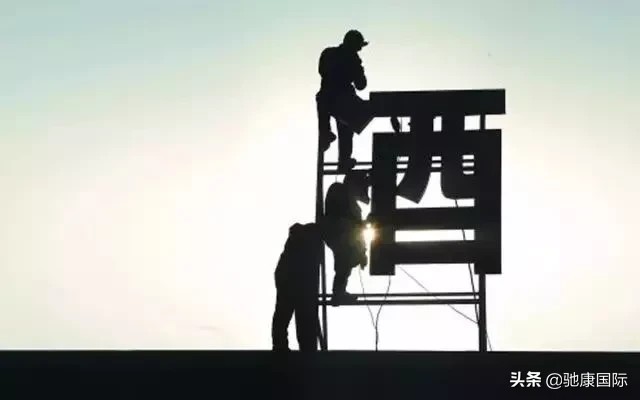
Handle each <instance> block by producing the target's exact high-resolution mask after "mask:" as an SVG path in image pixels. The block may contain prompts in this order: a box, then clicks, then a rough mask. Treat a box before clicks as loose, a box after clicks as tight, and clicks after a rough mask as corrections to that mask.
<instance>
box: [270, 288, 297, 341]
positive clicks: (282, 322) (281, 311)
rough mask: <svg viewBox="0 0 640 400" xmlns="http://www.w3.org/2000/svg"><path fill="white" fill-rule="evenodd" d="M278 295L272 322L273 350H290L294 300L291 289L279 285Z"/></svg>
mask: <svg viewBox="0 0 640 400" xmlns="http://www.w3.org/2000/svg"><path fill="white" fill-rule="evenodd" d="M277 290H278V293H277V295H276V309H275V311H274V313H273V321H272V324H271V339H272V345H273V350H276V351H287V350H289V339H288V336H289V333H288V329H289V323H290V322H291V317H292V316H293V310H294V301H293V298H292V296H291V294H290V293H289V291H286V290H284V288H282V287H279V288H278V289H277Z"/></svg>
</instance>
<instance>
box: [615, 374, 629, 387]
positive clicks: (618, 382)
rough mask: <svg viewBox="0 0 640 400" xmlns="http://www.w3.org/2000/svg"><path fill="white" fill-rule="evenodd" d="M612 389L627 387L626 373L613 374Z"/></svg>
mask: <svg viewBox="0 0 640 400" xmlns="http://www.w3.org/2000/svg"><path fill="white" fill-rule="evenodd" d="M612 383H613V387H624V386H627V373H626V372H620V373H616V372H614V373H613V382H612Z"/></svg>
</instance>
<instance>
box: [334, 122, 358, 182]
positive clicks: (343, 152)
mask: <svg viewBox="0 0 640 400" xmlns="http://www.w3.org/2000/svg"><path fill="white" fill-rule="evenodd" d="M337 125H338V170H339V171H340V172H343V173H346V172H348V171H350V170H351V169H352V168H353V167H354V166H355V164H356V160H355V159H353V158H351V153H352V152H353V130H352V129H351V128H349V126H347V125H346V124H344V123H342V122H340V121H338V123H337Z"/></svg>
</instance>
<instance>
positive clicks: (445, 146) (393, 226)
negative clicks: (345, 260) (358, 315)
mask: <svg viewBox="0 0 640 400" xmlns="http://www.w3.org/2000/svg"><path fill="white" fill-rule="evenodd" d="M369 106H370V107H371V110H372V112H373V116H374V117H392V116H400V117H403V118H408V119H409V125H410V129H409V132H406V133H395V132H377V133H374V134H373V146H372V147H373V148H372V152H371V154H372V158H371V161H363V162H357V163H356V165H355V167H354V169H359V170H366V171H368V172H369V173H370V176H371V213H370V215H369V218H368V222H370V223H371V224H372V225H373V226H374V227H375V230H376V237H377V239H376V240H375V241H374V242H373V243H372V245H371V249H370V256H369V257H370V258H369V268H370V274H371V275H372V276H391V275H394V274H395V268H396V265H400V264H467V263H469V264H473V266H474V273H475V274H476V275H477V276H478V287H477V288H476V289H474V290H473V291H470V292H441V293H431V292H420V293H414V292H412V293H386V294H385V293H364V294H363V295H362V297H364V299H360V298H359V299H358V300H354V301H350V302H346V303H341V304H340V306H367V305H381V306H382V305H406V306H418V305H460V304H465V305H473V306H474V307H478V309H479V310H478V317H477V318H478V321H477V323H478V343H479V346H478V349H479V351H480V352H485V351H486V350H487V315H486V276H487V275H492V274H493V275H495V274H501V272H502V265H501V261H502V260H501V187H502V185H501V131H500V130H499V129H487V128H486V116H487V115H501V114H504V113H505V91H504V90H498V89H495V90H494V89H492V90H450V91H410V92H371V94H370V98H369ZM469 116H475V117H477V118H478V120H479V126H478V127H477V128H476V129H473V130H471V129H468V127H466V126H465V118H466V117H469ZM436 117H439V118H440V119H441V129H440V130H436V129H435V128H434V120H435V118H436ZM319 136H320V135H319ZM337 167H338V164H337V163H336V162H325V160H324V152H323V151H322V150H321V146H320V137H319V139H318V158H317V176H316V179H317V184H316V221H320V219H321V217H322V216H323V213H324V191H325V188H324V180H325V177H327V176H335V175H341V174H342V173H341V172H339V171H338V168H337ZM432 172H438V173H440V174H441V190H442V194H443V195H444V196H445V197H447V198H449V199H454V200H456V205H457V200H458V199H470V198H472V199H473V206H472V207H459V208H458V207H455V208H452V207H441V208H433V207H428V208H418V207H416V208H401V209H398V208H396V198H397V197H398V196H399V197H403V198H405V199H408V200H410V201H412V202H414V203H416V204H418V203H419V202H420V199H421V198H422V197H423V195H424V193H425V190H426V187H427V184H428V183H429V176H430V174H431V173H432ZM398 174H403V175H404V176H403V178H402V180H401V181H400V182H399V183H397V178H398ZM441 229H459V230H464V229H473V230H474V232H475V236H474V238H473V240H461V241H431V242H429V241H419V242H396V240H395V233H396V231H410V230H414V231H418V230H420V231H424V230H441ZM320 275H321V276H320V288H319V291H320V293H319V304H320V306H321V327H322V337H321V348H322V350H325V351H326V350H328V336H329V335H328V326H329V324H328V315H327V306H329V305H330V302H331V296H332V295H331V294H329V293H328V292H327V268H326V262H325V257H324V252H323V254H322V260H321V265H320Z"/></svg>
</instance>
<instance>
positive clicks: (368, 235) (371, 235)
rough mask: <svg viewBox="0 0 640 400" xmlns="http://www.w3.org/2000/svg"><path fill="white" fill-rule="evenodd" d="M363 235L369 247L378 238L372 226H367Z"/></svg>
mask: <svg viewBox="0 0 640 400" xmlns="http://www.w3.org/2000/svg"><path fill="white" fill-rule="evenodd" d="M362 235H363V236H364V240H365V242H366V243H367V246H371V242H372V241H373V239H375V237H376V231H375V229H373V227H372V226H371V224H367V227H366V228H364V230H363V232H362Z"/></svg>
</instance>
